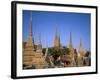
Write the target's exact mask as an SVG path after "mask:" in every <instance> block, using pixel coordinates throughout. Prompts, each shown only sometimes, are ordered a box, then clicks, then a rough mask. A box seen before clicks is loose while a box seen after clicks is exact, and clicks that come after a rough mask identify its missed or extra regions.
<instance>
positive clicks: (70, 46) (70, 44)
mask: <svg viewBox="0 0 100 80" xmlns="http://www.w3.org/2000/svg"><path fill="white" fill-rule="evenodd" d="M69 48H73V46H72V33H71V32H70V42H69Z"/></svg>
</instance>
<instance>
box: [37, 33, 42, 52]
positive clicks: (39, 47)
mask: <svg viewBox="0 0 100 80" xmlns="http://www.w3.org/2000/svg"><path fill="white" fill-rule="evenodd" d="M37 52H38V53H42V43H41V34H40V33H39V40H38V45H37Z"/></svg>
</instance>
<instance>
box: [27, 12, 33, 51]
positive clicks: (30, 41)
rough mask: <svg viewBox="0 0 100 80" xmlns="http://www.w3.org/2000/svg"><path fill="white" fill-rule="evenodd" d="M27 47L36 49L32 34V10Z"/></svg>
mask: <svg viewBox="0 0 100 80" xmlns="http://www.w3.org/2000/svg"><path fill="white" fill-rule="evenodd" d="M26 48H27V49H29V50H34V40H33V35H32V12H31V13H30V32H29V36H28V40H27V42H26Z"/></svg>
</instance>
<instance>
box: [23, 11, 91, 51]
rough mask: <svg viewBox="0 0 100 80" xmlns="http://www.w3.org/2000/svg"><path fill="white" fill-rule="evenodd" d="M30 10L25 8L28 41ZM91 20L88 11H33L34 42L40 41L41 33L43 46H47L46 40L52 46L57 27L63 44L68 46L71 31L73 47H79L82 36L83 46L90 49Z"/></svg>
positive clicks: (24, 32) (24, 23) (24, 24)
mask: <svg viewBox="0 0 100 80" xmlns="http://www.w3.org/2000/svg"><path fill="white" fill-rule="evenodd" d="M30 12H31V11H29V10H23V41H27V39H28V35H29V27H30ZM90 20H91V15H90V14H88V13H69V12H51V11H48V12H47V11H32V30H33V38H34V43H35V44H37V43H38V36H39V33H41V39H42V46H43V47H46V41H48V46H49V47H52V46H53V45H54V36H55V32H56V28H57V29H58V33H59V35H60V42H61V44H62V45H63V46H67V47H68V45H69V39H70V32H71V33H72V42H73V47H74V48H76V49H77V48H79V43H80V37H81V39H82V44H83V48H84V49H85V50H89V49H90V40H91V37H90V36H91V33H90V32H91V31H90V26H91V25H90V24H91V23H90Z"/></svg>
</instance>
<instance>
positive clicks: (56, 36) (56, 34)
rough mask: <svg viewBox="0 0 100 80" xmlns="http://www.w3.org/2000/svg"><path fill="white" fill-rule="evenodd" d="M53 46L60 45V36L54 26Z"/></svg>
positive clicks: (57, 46)
mask: <svg viewBox="0 0 100 80" xmlns="http://www.w3.org/2000/svg"><path fill="white" fill-rule="evenodd" d="M54 47H55V48H59V47H60V37H59V35H58V30H57V28H56V33H55V38H54Z"/></svg>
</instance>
